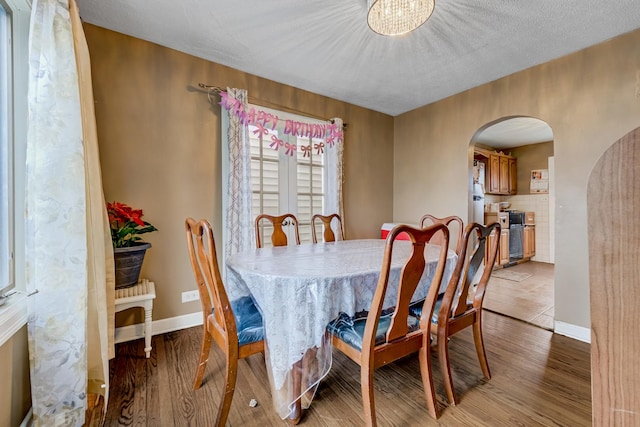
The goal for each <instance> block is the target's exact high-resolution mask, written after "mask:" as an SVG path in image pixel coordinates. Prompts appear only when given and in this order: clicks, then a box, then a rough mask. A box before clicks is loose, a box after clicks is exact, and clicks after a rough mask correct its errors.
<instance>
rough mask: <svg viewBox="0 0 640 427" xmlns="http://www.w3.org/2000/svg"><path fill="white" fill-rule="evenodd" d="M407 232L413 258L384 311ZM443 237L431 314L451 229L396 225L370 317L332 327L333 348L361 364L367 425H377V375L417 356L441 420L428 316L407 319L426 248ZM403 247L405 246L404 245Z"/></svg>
mask: <svg viewBox="0 0 640 427" xmlns="http://www.w3.org/2000/svg"><path fill="white" fill-rule="evenodd" d="M403 232H404V233H407V235H408V236H409V238H410V240H411V244H412V245H413V247H412V253H411V255H410V257H409V258H408V259H407V260H406V261H404V265H403V267H402V270H401V273H400V277H399V282H398V285H397V286H398V299H397V300H396V304H395V306H394V307H393V308H391V309H385V310H383V302H384V299H385V294H386V292H387V288H388V287H389V286H395V284H389V276H390V271H391V258H392V253H393V250H394V247H395V246H396V244H397V243H398V242H400V240H398V239H397V237H398V235H400V233H403ZM439 232H441V233H442V234H443V239H444V243H445V244H443V245H441V248H440V251H439V253H440V255H439V257H438V263H437V266H436V268H435V270H434V271H435V272H434V274H433V276H432V279H431V284H430V287H429V291H428V294H427V298H426V299H425V301H424V304H423V310H424V312H425V313H432V312H433V309H434V304H435V301H436V299H437V295H438V288H439V287H440V282H441V280H442V274H443V271H444V266H445V262H446V259H447V246H448V242H449V230H448V229H447V227H446V226H444V225H442V224H436V225H433V226H431V227H427V228H424V229H417V228H413V227H411V226H408V225H404V224H400V225H397V226H395V227H394V228H393V229H392V230H391V232H390V233H389V235H388V236H387V240H386V244H385V249H384V256H383V260H382V268H381V271H380V278H379V280H378V284H377V287H376V291H375V294H374V296H373V301H372V303H371V308H370V310H369V312H368V313H367V315H366V317H349V316H347V315H346V314H344V313H342V314H341V315H340V316H339V317H338V318H337V319H336V320H335V321H333V322H331V324H330V325H329V327H328V330H329V332H330V333H331V334H332V343H333V346H334V348H336V349H338V350H340V351H342V352H343V353H344V354H346V355H347V356H348V357H349V358H350V359H351V360H353V361H354V362H356V363H357V364H358V365H360V386H361V389H362V402H363V406H364V418H365V422H366V425H367V426H375V425H376V415H375V414H376V411H375V403H374V393H373V372H374V370H375V369H376V368H378V367H380V366H383V365H386V364H388V363H391V362H393V361H395V360H397V359H399V358H401V357H404V356H407V355H409V354H412V353H415V352H418V351H419V360H420V373H421V376H422V384H423V386H424V391H425V395H426V399H427V408H428V410H429V414H430V415H431V416H432V417H433V418H437V417H438V415H439V411H438V406H437V402H436V398H435V391H434V387H433V377H432V374H431V371H432V370H431V355H430V347H431V346H430V334H429V328H430V322H429V319H430V317H426V318H425V319H424V320H419V319H417V318H413V317H411V316H409V303H410V301H411V298H412V297H413V294H414V292H415V290H416V288H417V286H418V283H419V282H420V278H421V277H422V274H423V272H424V270H425V266H426V261H425V245H427V244H428V243H429V242H430V241H431V240H432V239H433V237H434V235H435V234H436V233H439ZM402 244H406V242H403V243H402Z"/></svg>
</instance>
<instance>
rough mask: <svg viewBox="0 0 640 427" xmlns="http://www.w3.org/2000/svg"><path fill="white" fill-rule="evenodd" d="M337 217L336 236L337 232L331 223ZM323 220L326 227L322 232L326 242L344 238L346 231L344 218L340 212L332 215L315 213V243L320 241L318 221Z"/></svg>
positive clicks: (312, 227) (313, 219)
mask: <svg viewBox="0 0 640 427" xmlns="http://www.w3.org/2000/svg"><path fill="white" fill-rule="evenodd" d="M334 218H335V220H336V221H335V222H336V231H337V234H338V236H337V237H336V233H334V232H333V228H332V227H331V223H332V222H333V220H334ZM317 221H321V222H322V225H323V227H324V229H323V232H322V237H323V240H324V241H325V242H335V241H336V239H337V240H344V233H343V231H342V218H340V215H338V214H331V215H320V214H315V215H314V216H312V217H311V238H312V239H313V243H318V238H317V237H316V222H317Z"/></svg>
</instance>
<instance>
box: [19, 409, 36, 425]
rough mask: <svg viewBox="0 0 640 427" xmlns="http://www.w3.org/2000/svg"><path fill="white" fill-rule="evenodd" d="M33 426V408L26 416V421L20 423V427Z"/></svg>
mask: <svg viewBox="0 0 640 427" xmlns="http://www.w3.org/2000/svg"><path fill="white" fill-rule="evenodd" d="M32 425H33V408H29V412H27V415H25V416H24V420H22V422H21V423H20V427H31V426H32Z"/></svg>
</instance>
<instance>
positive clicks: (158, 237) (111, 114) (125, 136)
mask: <svg viewBox="0 0 640 427" xmlns="http://www.w3.org/2000/svg"><path fill="white" fill-rule="evenodd" d="M85 33H86V37H87V42H88V44H89V51H90V54H91V62H92V66H91V68H92V75H93V85H94V95H95V101H96V120H97V125H98V139H99V145H100V156H101V164H102V175H103V180H104V191H105V197H106V198H107V200H114V199H115V200H118V201H121V202H124V203H128V204H130V205H132V206H134V207H136V208H141V209H143V210H144V214H145V218H146V219H147V220H148V221H149V222H151V223H152V224H153V225H155V226H156V227H157V228H158V229H159V230H160V231H159V232H156V233H152V234H149V235H146V236H148V238H145V240H148V241H149V242H151V243H152V245H153V247H152V248H151V249H150V250H149V251H148V252H147V257H146V258H145V261H144V265H143V272H142V274H143V275H144V276H145V277H149V278H150V279H152V280H154V281H155V282H156V293H157V299H156V300H155V303H154V312H153V317H154V320H158V319H163V318H170V317H174V316H179V315H183V314H188V313H193V312H197V311H198V310H199V304H198V303H197V302H191V303H186V304H182V303H181V293H182V292H183V291H187V290H193V289H196V287H195V283H194V279H193V274H192V272H191V269H190V265H189V260H188V256H187V250H186V240H185V237H184V231H183V224H184V219H185V218H186V217H187V216H193V217H196V218H207V219H209V220H210V221H211V222H212V223H213V225H214V233H215V235H216V236H221V226H222V225H221V219H220V217H221V197H222V196H221V194H222V193H221V191H222V190H221V184H220V175H221V172H220V164H221V163H220V107H219V106H217V105H216V106H211V105H210V104H209V103H208V101H207V96H206V94H204V93H202V92H199V91H197V90H194V88H195V87H197V84H198V83H200V82H202V83H206V84H210V85H217V86H221V87H227V86H230V87H240V88H246V89H248V91H249V97H250V100H251V99H253V100H254V102H255V103H258V104H259V103H260V101H259V100H268V101H269V102H270V105H269V106H273V105H271V104H275V105H276V106H283V107H284V108H286V109H292V110H296V111H298V112H300V113H301V114H308V115H312V116H317V117H322V118H330V117H342V118H343V119H344V121H345V122H346V123H348V129H347V132H346V136H345V138H346V141H345V150H344V155H345V182H344V195H345V218H344V219H345V234H346V236H347V237H348V238H366V237H378V236H379V229H380V225H381V224H382V223H383V222H387V221H389V220H390V219H391V218H392V215H393V205H392V203H393V202H392V191H393V184H392V182H393V118H392V117H391V116H387V115H384V114H381V113H377V112H374V111H371V110H367V109H364V108H361V107H357V106H354V105H351V104H347V103H344V102H340V101H337V100H333V99H329V98H326V97H322V96H318V95H315V94H312V93H309V92H305V91H302V90H299V89H295V88H292V87H290V86H285V85H282V84H278V83H275V82H273V81H269V80H265V79H262V78H259V77H256V76H253V75H250V74H246V73H243V72H240V71H237V70H234V69H231V68H228V67H224V66H222V65H219V64H215V63H212V62H208V61H205V60H202V59H199V58H195V57H193V56H190V55H187V54H184V53H181V52H178V51H175V50H172V49H168V48H164V47H161V46H158V45H155V44H152V43H149V42H146V41H143V40H139V39H135V38H131V37H128V36H124V35H122V34H118V33H115V32H111V31H108V30H105V29H103V28H99V27H95V26H92V25H85ZM276 108H277V107H276ZM146 236H145V237H146ZM219 238H220V237H219ZM219 243H220V242H218V244H219ZM121 315H122V316H120V317H119V319H118V322H119V323H120V324H122V323H127V322H129V321H130V320H131V319H129V318H128V317H129V316H133V317H137V316H140V315H139V314H134V315H132V314H127V313H121ZM123 316H124V318H123ZM133 320H136V321H140V320H141V318H140V317H138V318H137V319H133Z"/></svg>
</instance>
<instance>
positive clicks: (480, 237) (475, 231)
mask: <svg viewBox="0 0 640 427" xmlns="http://www.w3.org/2000/svg"><path fill="white" fill-rule="evenodd" d="M492 233H497V235H498V236H499V235H500V224H498V223H497V222H495V223H493V224H491V225H488V226H484V225H480V224H478V223H472V224H469V225H468V226H467V227H466V228H465V231H464V235H463V238H462V246H461V252H460V254H459V255H458V261H457V263H456V266H455V269H454V271H453V274H452V275H451V280H450V281H449V283H448V284H447V288H446V290H445V292H444V294H443V295H441V296H440V297H439V298H438V301H437V302H436V307H435V310H434V312H433V313H432V314H431V315H429V316H425V317H423V316H422V313H424V311H423V308H422V306H420V305H417V304H413V305H412V306H411V307H409V311H410V314H411V315H412V316H415V317H416V318H418V319H421V321H422V320H424V319H429V318H430V319H431V333H432V335H433V336H435V337H436V344H437V346H438V359H439V360H440V368H441V369H442V377H443V382H444V386H445V391H446V393H447V399H448V400H449V403H451V404H452V405H455V404H456V403H457V399H456V395H455V391H454V389H453V379H452V377H451V363H450V360H449V347H448V343H449V337H451V336H452V335H455V334H456V333H458V332H460V331H461V330H463V329H465V328H467V327H469V326H473V338H474V343H475V347H476V353H477V355H478V361H479V362H480V367H481V369H482V373H483V374H484V376H485V378H487V379H491V371H490V370H489V363H488V362H487V353H486V351H485V348H484V340H483V337H482V302H483V300H484V294H485V290H486V288H487V283H488V282H489V278H490V276H491V272H492V271H493V265H494V263H495V259H496V256H497V254H498V246H499V244H498V239H497V238H489V236H490V235H491V234H492ZM474 235H475V236H476V237H477V238H476V239H475V240H477V242H476V243H475V246H474V247H473V248H471V251H469V246H471V245H473V244H474V243H473V239H472V236H474ZM487 252H488V254H486V253H487ZM486 255H488V256H487V261H486V264H485V265H484V269H483V270H482V271H481V270H480V269H481V268H483V262H484V261H485V256H486ZM480 271H481V276H480V279H479V280H478V282H477V283H474V280H475V278H476V276H477V275H478V274H480ZM474 288H475V290H474Z"/></svg>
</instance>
